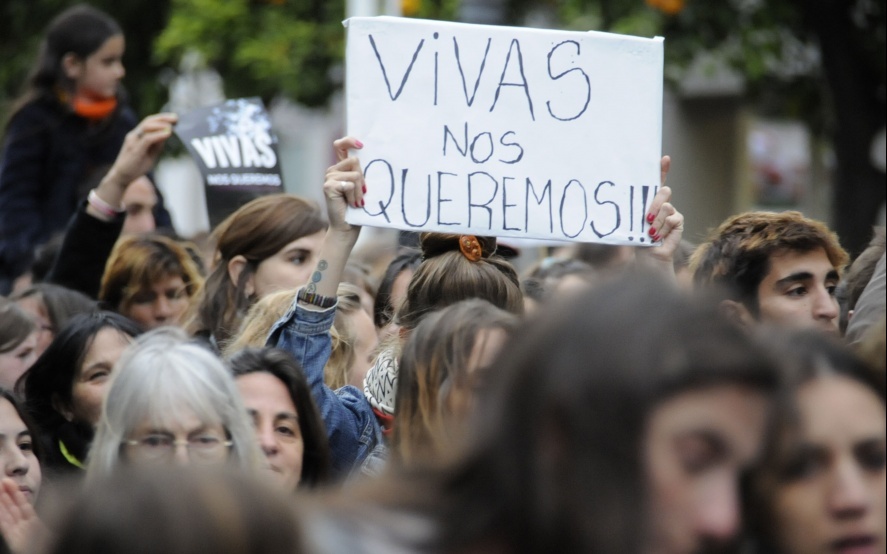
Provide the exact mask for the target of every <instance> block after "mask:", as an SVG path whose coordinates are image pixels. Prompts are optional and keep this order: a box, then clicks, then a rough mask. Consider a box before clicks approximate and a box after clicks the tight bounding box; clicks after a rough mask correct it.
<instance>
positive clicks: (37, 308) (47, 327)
mask: <svg viewBox="0 0 887 554" xmlns="http://www.w3.org/2000/svg"><path fill="white" fill-rule="evenodd" d="M15 303H16V304H18V307H19V308H21V309H22V310H23V311H25V312H27V313H29V314H31V317H32V318H34V322H35V323H36V324H37V346H36V347H35V348H34V356H35V357H36V358H39V357H40V355H41V354H43V351H44V350H46V349H47V348H48V347H49V345H50V343H51V342H52V339H54V338H55V329H54V328H53V326H52V320H50V319H49V312H48V311H47V309H46V304H44V303H43V300H42V299H41V297H40V296H39V295H36V294H34V295H31V296H26V297H25V298H19V299H18V300H16V301H15Z"/></svg>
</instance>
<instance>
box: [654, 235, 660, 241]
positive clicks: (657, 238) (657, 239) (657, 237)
mask: <svg viewBox="0 0 887 554" xmlns="http://www.w3.org/2000/svg"><path fill="white" fill-rule="evenodd" d="M661 238H662V237H660V236H659V235H656V236H655V237H653V242H659V239H661Z"/></svg>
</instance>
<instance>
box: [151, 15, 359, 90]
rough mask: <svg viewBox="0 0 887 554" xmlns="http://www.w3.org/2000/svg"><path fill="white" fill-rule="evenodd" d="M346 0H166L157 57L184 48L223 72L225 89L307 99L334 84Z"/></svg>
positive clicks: (170, 59)
mask: <svg viewBox="0 0 887 554" xmlns="http://www.w3.org/2000/svg"><path fill="white" fill-rule="evenodd" d="M344 14H345V7H344V0H264V1H262V0H227V1H225V2H219V1H218V0H172V12H171V16H170V19H169V25H168V26H167V27H166V29H165V30H164V31H163V33H162V34H161V35H160V37H159V38H158V39H157V42H156V58H155V61H158V62H163V63H166V64H169V65H175V64H176V63H177V61H178V60H179V59H181V56H182V55H183V54H184V53H185V52H186V51H187V50H189V49H194V50H197V51H198V52H200V53H201V54H203V56H204V57H205V58H206V60H207V63H208V64H209V65H210V66H212V67H213V68H215V69H216V70H218V71H219V72H220V73H221V74H222V76H223V78H224V79H225V88H226V90H225V92H226V94H227V95H228V96H232V97H237V96H261V97H263V98H265V99H266V100H267V99H269V98H272V97H274V96H276V95H284V96H287V97H289V98H292V99H294V100H296V101H298V102H301V103H303V104H305V105H308V106H320V105H323V104H324V103H326V101H327V100H328V99H329V96H330V94H332V92H333V91H334V90H335V88H336V87H338V86H340V80H341V78H340V77H337V72H336V68H337V67H338V66H339V65H340V64H341V61H342V56H343V52H344V36H345V29H344V28H343V27H342V20H343V19H344Z"/></svg>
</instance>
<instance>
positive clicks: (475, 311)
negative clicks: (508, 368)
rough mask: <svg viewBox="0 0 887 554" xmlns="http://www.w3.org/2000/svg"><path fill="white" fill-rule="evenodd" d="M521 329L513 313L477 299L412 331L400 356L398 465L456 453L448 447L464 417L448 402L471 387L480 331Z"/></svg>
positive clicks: (445, 311) (438, 314) (430, 318)
mask: <svg viewBox="0 0 887 554" xmlns="http://www.w3.org/2000/svg"><path fill="white" fill-rule="evenodd" d="M517 325H518V318H517V316H515V315H514V314H510V313H508V312H506V311H504V310H500V309H499V308H496V307H495V306H493V305H492V304H490V303H489V302H487V301H485V300H480V299H478V298H473V299H470V300H464V301H462V302H458V303H456V304H454V305H452V306H449V307H447V308H444V309H443V310H440V311H437V312H435V313H433V314H430V315H429V316H428V317H426V318H425V319H424V320H422V322H421V323H420V324H419V326H418V327H416V328H415V329H414V330H413V332H412V333H410V338H409V339H408V340H407V343H406V345H405V346H404V349H403V353H402V354H401V357H400V366H399V369H398V380H397V404H396V405H397V412H396V417H395V423H394V433H393V435H392V440H391V446H392V450H393V451H394V454H395V456H396V457H397V458H398V459H399V460H400V461H402V462H403V463H406V464H410V463H412V462H414V461H415V460H416V459H417V458H420V457H423V456H430V457H433V458H439V457H441V456H446V455H447V454H448V453H450V452H452V451H453V449H452V448H450V447H449V446H450V444H451V443H452V441H453V440H454V439H455V438H456V437H454V434H455V432H456V431H457V430H458V429H459V428H460V427H462V425H460V424H459V420H460V419H461V417H460V416H462V415H464V414H453V413H450V412H451V411H452V407H451V403H450V402H449V400H450V399H451V395H452V393H453V391H454V390H455V389H461V390H466V389H469V388H471V381H472V376H470V375H469V374H468V373H469V371H468V364H469V359H470V358H471V354H472V351H473V350H474V347H475V345H476V344H477V343H478V341H479V340H481V339H480V337H479V335H480V333H481V331H485V330H492V329H501V330H503V331H505V332H506V333H508V334H510V333H511V332H512V331H513V330H514V329H515V328H516V327H517ZM477 371H482V369H478V370H477Z"/></svg>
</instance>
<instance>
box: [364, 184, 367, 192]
mask: <svg viewBox="0 0 887 554" xmlns="http://www.w3.org/2000/svg"><path fill="white" fill-rule="evenodd" d="M366 191H367V186H366V185H364V186H363V192H364V194H366Z"/></svg>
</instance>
